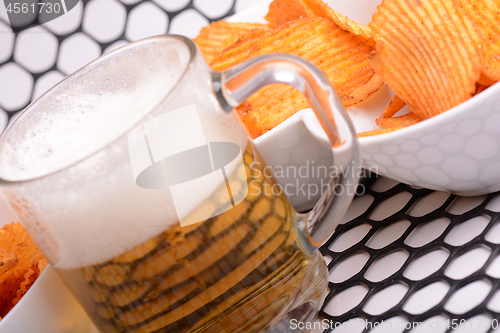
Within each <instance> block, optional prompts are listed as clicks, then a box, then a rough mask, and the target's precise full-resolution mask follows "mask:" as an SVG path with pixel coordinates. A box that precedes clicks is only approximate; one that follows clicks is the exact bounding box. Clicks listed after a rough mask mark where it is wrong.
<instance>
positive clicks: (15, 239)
mask: <svg viewBox="0 0 500 333" xmlns="http://www.w3.org/2000/svg"><path fill="white" fill-rule="evenodd" d="M28 240H31V238H30V236H28V233H27V232H26V230H24V228H23V227H22V226H21V224H19V223H14V222H12V223H11V224H6V225H4V226H3V227H2V228H1V229H0V251H1V250H7V249H10V248H11V247H14V246H15V245H17V244H19V243H21V242H26V241H28Z"/></svg>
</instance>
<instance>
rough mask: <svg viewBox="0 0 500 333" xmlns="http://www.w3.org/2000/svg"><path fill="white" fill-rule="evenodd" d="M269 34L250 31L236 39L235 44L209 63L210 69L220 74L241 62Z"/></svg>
mask: <svg viewBox="0 0 500 333" xmlns="http://www.w3.org/2000/svg"><path fill="white" fill-rule="evenodd" d="M269 33H270V32H269V31H268V30H265V29H255V30H251V31H250V32H248V33H247V34H245V35H243V36H242V37H241V38H240V39H238V41H236V43H234V44H232V45H231V46H229V47H228V48H226V49H225V50H224V51H223V52H221V53H219V54H218V55H217V56H216V57H215V58H214V59H213V60H212V62H210V63H209V64H210V67H211V68H212V69H213V70H215V71H220V72H222V71H225V70H227V69H229V68H231V67H233V66H234V65H237V64H239V63H240V62H243V61H244V60H245V59H246V58H248V55H249V54H250V51H252V50H253V48H254V47H255V45H257V43H258V42H259V41H260V39H261V38H262V37H263V36H265V35H267V34H269Z"/></svg>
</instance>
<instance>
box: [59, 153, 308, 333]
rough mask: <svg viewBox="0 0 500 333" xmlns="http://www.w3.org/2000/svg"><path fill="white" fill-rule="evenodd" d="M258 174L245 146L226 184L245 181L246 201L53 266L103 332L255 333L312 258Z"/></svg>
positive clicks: (283, 302)
mask: <svg viewBox="0 0 500 333" xmlns="http://www.w3.org/2000/svg"><path fill="white" fill-rule="evenodd" d="M264 169H265V164H264V162H263V161H262V159H261V158H260V157H258V155H257V153H255V152H253V149H252V148H251V146H250V145H249V149H247V151H246V152H245V154H244V164H241V165H240V166H239V167H238V168H237V169H236V170H235V171H234V173H233V174H232V175H230V177H229V181H230V182H232V184H231V188H232V189H234V188H237V187H236V186H235V182H247V184H248V194H247V196H246V198H245V200H244V201H242V202H241V203H239V204H238V205H236V206H235V207H233V208H232V209H230V210H228V211H226V212H224V213H222V214H220V215H218V216H215V217H213V218H210V219H208V220H206V221H204V222H201V223H196V224H192V225H189V226H185V227H181V226H180V224H178V223H177V224H176V225H174V226H173V227H170V228H168V229H167V230H165V231H164V232H162V233H161V234H160V235H159V236H157V237H155V238H153V239H151V240H149V241H147V242H145V243H144V244H142V245H140V246H138V247H136V248H135V249H133V250H132V251H129V252H127V253H124V254H122V255H121V256H119V257H117V258H114V259H113V260H110V261H107V262H104V263H102V264H99V265H94V266H90V267H84V268H81V269H74V270H61V269H59V270H58V271H59V273H60V275H61V276H62V277H63V278H64V280H65V281H66V282H67V284H68V285H69V286H70V287H71V289H72V290H73V292H74V293H75V294H77V296H78V298H79V299H80V300H81V301H82V304H83V305H84V307H85V308H86V310H87V312H88V313H89V315H90V316H91V317H92V319H93V320H94V322H95V324H96V325H97V326H98V327H99V328H100V330H101V331H102V332H202V331H203V332H236V331H241V332H252V331H258V330H260V329H262V328H263V327H265V326H266V325H268V324H270V323H271V322H272V321H273V320H274V319H275V318H277V317H278V316H279V315H282V314H283V311H284V310H285V309H286V306H289V305H290V304H291V303H293V299H292V298H293V297H296V295H297V293H298V292H299V289H300V288H301V286H303V284H304V280H305V275H306V272H308V268H309V267H308V266H309V265H310V262H311V260H312V259H313V258H311V257H309V256H307V255H306V254H305V253H304V252H303V251H302V250H301V249H300V247H299V245H298V242H297V238H296V235H295V230H294V226H293V215H294V214H295V213H294V210H293V207H292V206H291V205H290V203H289V202H288V200H287V198H286V197H285V196H284V195H282V194H279V193H277V192H279V191H277V190H276V188H277V186H278V185H277V183H276V182H275V180H274V179H272V178H270V177H267V176H266V174H265V172H264ZM224 187H225V186H224ZM224 187H222V188H219V189H218V191H223V190H225V188H224ZM241 187H243V186H241ZM218 197H220V196H218V195H217V192H216V193H215V194H214V195H213V196H212V197H211V198H210V199H208V200H207V201H205V202H204V203H203V204H202V206H203V209H206V207H208V206H211V201H213V200H217V198H218ZM216 206H217V205H215V204H213V207H216ZM145 227H147V226H146V223H145ZM257 314H258V315H257Z"/></svg>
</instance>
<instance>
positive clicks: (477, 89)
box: [474, 83, 490, 96]
mask: <svg viewBox="0 0 500 333" xmlns="http://www.w3.org/2000/svg"><path fill="white" fill-rule="evenodd" d="M489 87H490V86H483V85H482V84H479V83H478V84H476V92H475V93H474V96H475V95H477V94H479V93H482V92H483V91H485V90H486V89H488V88H489Z"/></svg>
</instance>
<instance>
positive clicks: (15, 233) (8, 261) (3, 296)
mask: <svg viewBox="0 0 500 333" xmlns="http://www.w3.org/2000/svg"><path fill="white" fill-rule="evenodd" d="M47 264H48V262H47V260H46V259H45V258H44V256H43V255H42V253H41V252H40V250H39V249H38V248H37V247H36V245H35V243H33V241H32V240H31V238H30V237H29V236H28V234H27V233H26V231H25V230H24V228H23V227H22V226H21V225H20V224H19V223H11V224H8V225H5V226H4V227H3V228H1V229H0V319H1V318H2V317H5V315H6V314H7V313H8V312H9V311H10V310H11V309H12V308H13V307H14V305H16V304H17V303H18V302H19V301H20V300H21V297H23V295H24V294H25V293H26V292H27V291H28V289H29V288H30V287H31V286H32V285H33V283H34V282H35V281H36V279H37V278H38V277H39V276H40V274H41V273H42V271H43V269H44V268H45V267H46V266H47Z"/></svg>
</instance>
